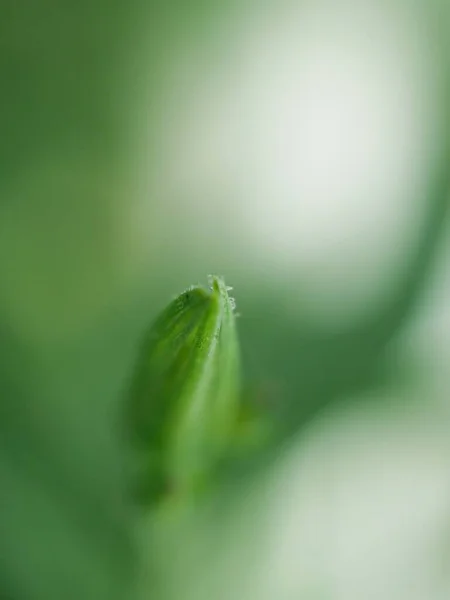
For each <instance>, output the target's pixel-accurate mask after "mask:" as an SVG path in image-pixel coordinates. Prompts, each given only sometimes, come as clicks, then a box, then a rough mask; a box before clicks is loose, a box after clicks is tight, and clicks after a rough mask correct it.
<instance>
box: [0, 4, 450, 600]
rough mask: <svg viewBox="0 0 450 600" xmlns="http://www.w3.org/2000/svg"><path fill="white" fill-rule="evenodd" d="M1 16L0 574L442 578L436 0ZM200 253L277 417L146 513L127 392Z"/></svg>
mask: <svg viewBox="0 0 450 600" xmlns="http://www.w3.org/2000/svg"><path fill="white" fill-rule="evenodd" d="M0 14H1V18H0V44H1V53H0V56H1V70H0V72H1V96H0V106H1V113H0V114H1V116H0V119H1V130H0V131H1V135H0V389H1V420H0V427H1V434H0V490H1V491H0V498H1V511H0V595H1V596H2V597H4V598H9V599H11V600H21V599H30V600H34V599H44V598H45V599H46V600H49V599H53V598H55V599H61V598H65V599H70V598H74V599H75V598H76V599H80V598H83V599H85V600H89V599H91V598H92V599H94V598H96V599H99V600H100V599H102V598H108V599H109V600H111V599H113V598H133V597H136V598H157V599H159V598H181V597H183V598H186V597H192V598H195V599H196V600H199V599H201V598H203V597H204V598H209V597H214V598H224V599H226V598H268V599H271V598H286V599H287V600H290V599H291V598H305V599H308V598H311V599H313V598H314V599H315V598H330V599H334V598H356V597H359V598H361V597H363V598H372V597H380V594H381V595H382V596H383V597H385V598H396V599H401V598H407V597H408V598H409V599H411V598H418V599H421V598H427V599H430V600H434V599H436V600H440V598H442V599H444V598H448V597H449V594H450V579H449V575H448V574H449V573H450V558H449V555H450V551H449V548H450V512H449V511H448V504H447V502H448V500H449V499H450V496H449V493H450V481H449V478H448V473H449V472H450V469H449V467H450V459H449V458H448V456H450V454H449V452H448V451H449V450H450V448H449V446H448V429H447V425H448V424H449V412H448V398H447V396H448V384H449V380H448V369H447V363H448V358H449V355H450V352H449V351H450V335H449V333H450V329H449V326H450V319H449V313H448V306H450V302H449V299H450V296H449V294H450V279H449V277H448V272H449V260H448V256H449V253H448V244H449V235H448V222H447V209H448V202H449V194H448V191H449V177H450V171H449V168H448V160H449V118H450V115H449V112H448V67H449V65H448V57H449V53H448V44H447V40H448V33H449V26H450V21H449V18H448V7H447V6H446V3H445V2H444V3H440V2H423V3H420V2H417V3H414V4H411V3H406V2H403V3H402V2H394V3H392V2H391V3H373V4H372V3H364V6H363V5H362V3H358V2H347V3H340V2H338V3H331V2H326V1H321V2H310V3H306V2H305V3H302V2H300V3H283V2H282V3H268V5H267V6H266V5H264V6H262V5H259V4H258V3H253V2H245V3H240V4H239V5H237V4H236V3H226V2H225V3H219V2H217V3H216V2H211V3H201V2H190V3H188V2H175V3H160V4H157V3H153V2H147V3H146V2H142V1H138V0H132V1H131V2H128V3H124V2H118V1H116V0H113V1H110V2H104V1H102V0H91V1H90V2H87V1H85V0H81V1H80V2H76V3H68V2H56V1H52V0H49V1H45V0H42V1H40V2H32V1H30V0H28V1H23V2H12V1H8V0H6V1H4V2H2V6H1V9H0ZM211 272H214V273H220V274H223V275H224V277H225V278H226V281H227V283H230V284H231V285H233V287H234V293H235V296H236V300H237V305H238V312H239V313H240V315H241V316H240V318H239V320H238V327H239V336H240V341H241V347H242V361H243V380H244V381H243V385H244V391H245V393H247V394H249V395H250V396H251V397H252V398H255V399H256V400H257V401H258V402H260V403H261V404H262V405H263V406H265V407H267V411H268V412H269V414H270V419H272V420H273V423H274V424H276V430H277V436H276V439H275V440H274V442H273V444H271V445H270V446H269V447H268V448H266V449H265V451H264V452H262V453H261V454H260V455H258V456H257V457H256V460H251V461H248V464H247V463H246V464H242V465H237V466H236V472H235V473H234V475H232V476H231V481H230V482H229V484H230V485H228V486H225V488H224V489H223V490H219V491H218V493H217V498H215V499H214V501H211V503H210V504H207V505H205V506H203V507H202V508H201V509H199V510H198V511H197V512H196V513H195V515H189V516H187V517H185V518H182V517H180V519H179V520H176V519H175V520H174V521H172V520H171V519H170V516H169V517H167V516H161V517H157V518H148V517H146V516H143V515H140V514H136V513H135V511H134V509H133V507H132V506H131V505H130V504H129V500H128V498H127V495H126V478H127V473H126V456H127V449H126V448H125V447H124V442H123V440H122V438H121V436H120V434H119V430H120V423H119V420H120V409H121V403H122V402H123V397H124V393H125V390H126V386H127V383H128V380H129V376H130V372H131V370H132V367H133V364H134V362H135V360H136V353H137V349H138V344H139V341H140V339H141V337H142V335H143V333H144V332H145V329H146V327H148V324H149V323H150V321H151V319H152V318H153V317H154V315H155V314H156V313H157V312H158V310H160V309H161V308H162V307H163V306H164V305H165V303H166V302H167V301H168V299H170V298H171V297H172V296H173V295H174V294H176V293H178V292H180V291H181V290H182V289H184V288H185V287H187V286H188V285H190V284H194V283H198V282H204V281H205V280H206V276H207V275H208V274H209V273H211ZM241 467H242V468H241ZM297 483H298V487H296V485H297ZM298 490H300V491H298ZM421 494H422V495H421ZM423 494H425V496H423ZM427 494H428V495H427ZM422 496H423V497H422ZM445 506H447V508H445ZM408 507H409V509H410V510H409V512H408ZM408 519H409V520H408ZM399 522H401V523H404V528H403V529H402V528H399V526H398V524H399ZM411 531H412V532H414V535H413V536H412V534H411ZM355 532H357V533H358V535H356V534H355ZM374 532H375V533H374ZM416 534H417V535H416ZM411 536H412V537H411ZM387 548H388V549H389V551H387V550H386V549H387ZM416 550H417V551H416ZM381 582H382V583H381ZM412 588H414V589H412ZM414 594H415V595H414Z"/></svg>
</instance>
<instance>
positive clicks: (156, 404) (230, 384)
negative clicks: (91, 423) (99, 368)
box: [127, 276, 239, 502]
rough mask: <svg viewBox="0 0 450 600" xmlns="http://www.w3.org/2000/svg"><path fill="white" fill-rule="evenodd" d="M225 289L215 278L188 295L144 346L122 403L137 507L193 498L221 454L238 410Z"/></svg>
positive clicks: (230, 303) (235, 355)
mask: <svg viewBox="0 0 450 600" xmlns="http://www.w3.org/2000/svg"><path fill="white" fill-rule="evenodd" d="M230 289H231V288H229V287H227V286H226V285H225V283H224V281H223V279H221V278H220V277H216V276H212V277H210V287H209V288H206V287H202V286H193V287H191V288H189V289H187V290H186V291H184V292H183V293H182V294H180V295H179V296H178V297H176V298H175V299H174V300H173V301H172V302H171V303H170V304H169V305H168V306H167V308H166V309H165V310H164V311H163V312H162V313H161V315H160V316H159V317H158V318H157V319H156V321H155V322H154V324H153V325H152V327H151V329H150V331H149V333H148V335H147V337H146V339H145V340H144V344H143V348H142V352H141V355H140V358H139V363H138V365H137V369H136V372H135V375H134V379H133V381H132V386H131V390H130V395H129V397H128V398H127V426H128V433H129V434H131V436H130V437H131V442H132V446H133V448H134V451H135V452H134V460H135V464H137V465H138V470H137V473H136V479H137V481H136V483H137V486H136V487H137V489H136V490H135V491H137V492H138V494H139V498H140V500H141V501H144V502H152V501H153V500H155V499H157V498H158V497H159V498H160V497H161V496H164V495H165V494H171V493H172V494H175V495H177V494H180V495H183V494H186V493H188V494H189V493H192V492H194V491H195V490H197V489H198V488H199V487H201V486H202V485H204V483H205V482H206V481H207V480H208V478H209V476H210V475H212V473H213V471H214V467H215V466H216V465H217V464H218V462H219V461H220V459H221V458H222V457H223V456H224V454H225V453H226V451H227V447H228V445H229V443H230V440H231V437H232V435H233V430H234V425H235V423H236V419H237V413H238V410H239V398H238V395H239V348H238V341H237V335H236V326H235V314H234V308H235V302H234V299H233V298H231V297H230V296H229V293H228V292H229V291H230Z"/></svg>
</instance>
